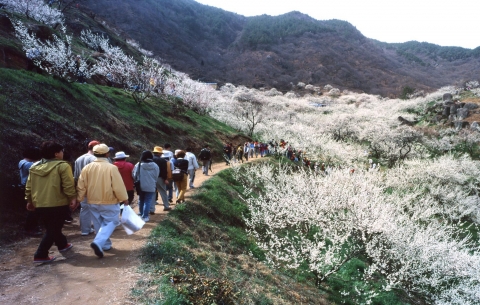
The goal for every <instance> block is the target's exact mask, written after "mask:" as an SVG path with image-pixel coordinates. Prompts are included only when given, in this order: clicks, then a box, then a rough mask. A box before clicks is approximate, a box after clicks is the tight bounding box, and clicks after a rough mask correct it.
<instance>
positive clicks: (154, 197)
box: [150, 190, 158, 215]
mask: <svg viewBox="0 0 480 305" xmlns="http://www.w3.org/2000/svg"><path fill="white" fill-rule="evenodd" d="M157 200H158V190H157V191H156V192H155V195H154V196H153V197H152V202H150V214H151V215H153V214H155V205H156V204H157Z"/></svg>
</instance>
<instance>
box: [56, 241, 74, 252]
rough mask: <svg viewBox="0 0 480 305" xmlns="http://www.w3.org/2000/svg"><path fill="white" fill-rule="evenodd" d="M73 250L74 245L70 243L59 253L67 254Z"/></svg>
mask: <svg viewBox="0 0 480 305" xmlns="http://www.w3.org/2000/svg"><path fill="white" fill-rule="evenodd" d="M72 248H73V245H72V244H71V243H68V244H67V245H66V246H65V248H63V249H59V250H58V251H60V252H67V251H68V250H70V249H72Z"/></svg>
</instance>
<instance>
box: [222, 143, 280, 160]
mask: <svg viewBox="0 0 480 305" xmlns="http://www.w3.org/2000/svg"><path fill="white" fill-rule="evenodd" d="M277 146H278V144H277V143H276V142H275V143H274V142H273V140H272V142H270V143H263V142H258V141H251V142H249V141H247V142H245V143H244V144H238V145H237V146H234V145H233V144H232V143H227V144H225V146H224V147H223V157H224V159H225V161H226V165H230V163H231V162H242V163H243V159H245V160H246V161H248V159H249V158H254V157H255V158H258V156H259V155H260V157H262V158H263V157H265V156H267V155H270V154H274V153H276V152H277Z"/></svg>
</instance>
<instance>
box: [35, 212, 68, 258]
mask: <svg viewBox="0 0 480 305" xmlns="http://www.w3.org/2000/svg"><path fill="white" fill-rule="evenodd" d="M69 211H70V209H69V207H68V205H64V206H60V207H51V208H37V209H36V210H35V212H36V213H37V215H38V218H40V219H41V220H42V222H43V224H44V226H45V229H46V232H45V235H43V238H42V241H41V242H40V245H39V246H38V249H37V252H35V256H34V258H47V257H48V250H50V248H51V247H52V245H53V243H55V245H56V246H57V248H58V249H59V250H60V249H63V248H65V247H66V246H67V238H66V237H65V235H63V233H62V228H63V224H64V221H65V218H66V217H67V215H68V212H69Z"/></svg>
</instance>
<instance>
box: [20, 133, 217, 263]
mask: <svg viewBox="0 0 480 305" xmlns="http://www.w3.org/2000/svg"><path fill="white" fill-rule="evenodd" d="M113 151H114V149H113V148H112V147H109V146H107V145H106V144H104V143H100V142H99V141H96V140H93V141H90V142H89V143H88V145H87V152H86V153H85V154H83V155H81V156H80V157H78V158H77V159H76V161H75V164H74V166H73V171H72V167H71V165H70V164H69V163H68V162H67V161H65V160H63V156H64V147H63V146H62V145H61V144H59V143H57V142H54V141H47V142H44V143H42V145H41V146H40V148H29V149H27V150H26V151H25V152H24V158H23V160H21V161H20V162H19V164H18V168H19V172H20V178H21V183H22V185H23V187H24V189H25V200H26V206H27V211H28V212H27V213H28V215H27V220H26V224H25V230H26V231H27V233H28V234H30V235H32V236H36V235H42V234H43V232H42V231H41V229H40V228H39V226H38V222H39V220H40V221H41V222H42V223H43V225H44V227H45V233H44V234H43V237H42V240H41V241H40V244H39V246H38V248H37V251H36V252H35V254H34V259H33V261H34V263H49V262H52V261H54V260H55V259H56V257H55V256H50V255H49V250H50V248H51V247H52V246H53V244H55V245H56V247H57V248H58V251H59V252H61V253H62V252H66V251H68V250H70V249H71V248H72V247H73V245H72V243H69V242H68V241H67V238H66V236H65V235H64V234H63V233H62V229H63V226H64V224H65V223H71V222H72V220H73V219H72V214H71V212H72V211H74V210H75V209H76V208H77V207H78V206H80V219H79V220H80V231H81V235H82V236H88V235H90V234H93V233H96V234H95V237H94V239H93V241H92V242H91V243H90V247H91V248H92V249H93V251H94V253H95V255H96V256H98V257H100V258H101V257H103V256H104V251H109V250H110V249H112V241H111V240H110V236H111V234H112V233H113V231H114V230H115V228H116V227H117V226H118V225H120V215H121V210H122V208H123V207H124V206H128V205H130V204H131V203H132V202H133V199H134V195H135V191H136V192H137V194H138V197H139V200H138V206H139V214H138V215H139V216H140V217H142V219H143V221H145V222H148V221H149V220H150V218H149V216H150V215H153V214H155V205H156V203H157V200H158V199H159V197H160V199H161V203H162V204H163V210H164V211H170V210H171V209H172V208H171V207H170V205H171V204H173V193H175V194H176V203H177V204H178V203H183V202H185V192H186V190H187V187H189V188H190V189H194V188H195V186H194V181H195V174H196V171H197V169H198V168H199V167H200V166H199V164H198V161H197V157H196V156H195V154H193V153H192V149H191V148H186V149H185V150H181V149H177V150H175V153H173V152H172V151H171V145H170V144H168V143H165V144H164V145H163V147H161V146H155V147H154V148H153V150H152V151H149V150H145V151H143V152H142V154H141V157H140V161H139V162H138V163H137V164H135V165H133V164H132V163H130V162H128V161H127V158H129V157H130V156H129V155H127V154H126V153H125V152H123V151H119V152H116V153H115V156H114V157H113V158H111V156H110V154H111V153H112V152H113ZM199 159H200V161H202V163H203V164H202V165H203V166H202V171H203V174H204V175H207V176H208V172H209V170H210V164H211V159H212V153H211V151H210V148H209V146H208V145H205V146H204V147H203V148H202V150H201V151H200V154H199ZM159 195H160V196H159Z"/></svg>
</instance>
